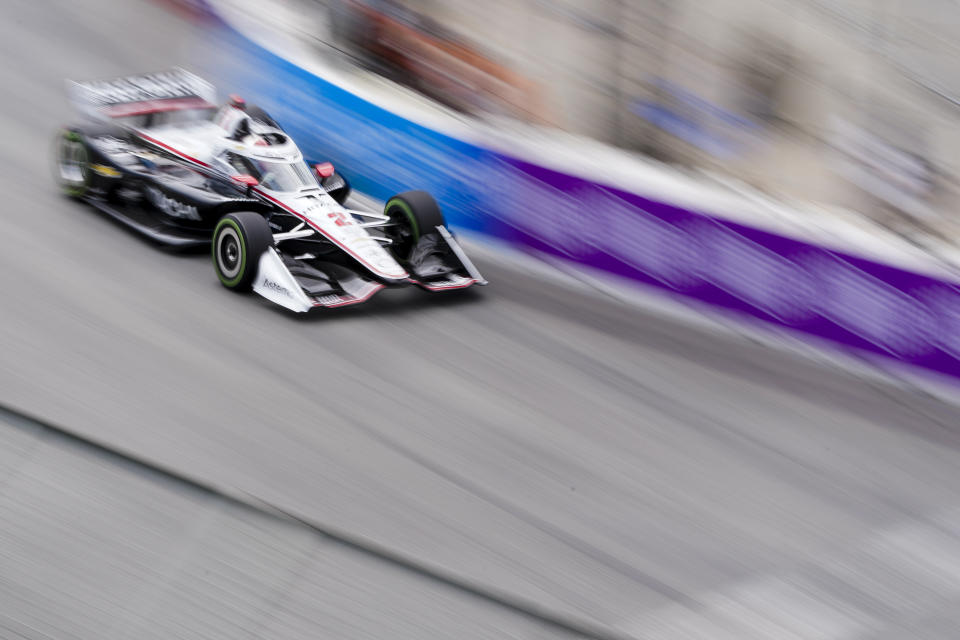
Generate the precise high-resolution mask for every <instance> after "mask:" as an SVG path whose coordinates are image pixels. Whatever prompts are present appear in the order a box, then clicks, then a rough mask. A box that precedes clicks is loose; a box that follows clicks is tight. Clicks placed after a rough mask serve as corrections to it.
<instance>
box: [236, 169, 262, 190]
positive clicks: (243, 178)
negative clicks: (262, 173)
mask: <svg viewBox="0 0 960 640" xmlns="http://www.w3.org/2000/svg"><path fill="white" fill-rule="evenodd" d="M231 177H232V178H233V180H234V182H238V183H240V184H245V185H247V195H250V190H251V189H253V188H254V187H255V186H257V185H258V184H260V181H259V180H257V179H256V178H254V177H253V176H251V175H248V174H246V173H244V174H242V175H239V176H231Z"/></svg>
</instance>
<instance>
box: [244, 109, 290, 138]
mask: <svg viewBox="0 0 960 640" xmlns="http://www.w3.org/2000/svg"><path fill="white" fill-rule="evenodd" d="M247 115H248V116H250V117H251V118H253V119H254V120H256V121H257V122H262V123H263V124H265V125H267V126H268V127H273V128H274V129H279V130H280V131H283V127H281V126H280V125H279V124H277V121H276V120H274V119H273V118H271V117H270V115H269V114H268V113H267V112H266V111H264V110H263V109H261V108H260V107H258V106H257V105H255V104H252V105H250V106H249V107H247Z"/></svg>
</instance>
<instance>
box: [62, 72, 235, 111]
mask: <svg viewBox="0 0 960 640" xmlns="http://www.w3.org/2000/svg"><path fill="white" fill-rule="evenodd" d="M67 93H68V95H69V97H70V101H71V102H72V103H73V104H74V106H75V107H76V108H77V109H79V110H80V111H81V112H82V113H84V114H86V115H88V116H90V117H92V118H95V119H97V120H109V119H112V118H119V117H124V116H139V115H146V114H152V113H160V112H165V111H180V110H184V109H210V108H213V107H214V106H215V104H216V101H217V92H216V89H214V87H213V85H212V84H210V83H209V82H207V81H206V80H204V79H202V78H200V77H198V76H195V75H194V74H192V73H190V72H189V71H185V70H184V69H180V68H176V69H170V70H168V71H158V72H156V73H146V74H142V75H136V76H127V77H124V78H115V79H113V80H94V81H89V82H73V81H68V82H67Z"/></svg>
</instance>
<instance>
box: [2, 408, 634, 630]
mask: <svg viewBox="0 0 960 640" xmlns="http://www.w3.org/2000/svg"><path fill="white" fill-rule="evenodd" d="M4 414H5V415H4ZM0 418H14V422H11V421H10V420H5V422H6V423H7V424H8V425H9V426H10V427H12V428H15V429H21V430H22V429H23V427H22V426H20V425H18V424H16V422H17V421H19V422H25V423H28V424H30V425H33V426H35V427H38V428H39V429H40V430H41V431H43V432H46V433H47V434H49V435H54V436H58V437H60V438H62V439H64V440H66V441H68V442H70V443H72V444H74V445H78V446H80V447H81V448H85V449H87V450H92V451H94V452H96V453H98V454H100V455H102V456H106V457H107V458H110V459H113V460H119V461H121V462H123V463H126V464H133V465H135V466H138V467H141V468H143V469H145V470H147V471H149V472H151V473H153V474H155V475H158V476H161V477H164V478H166V479H168V480H173V481H174V482H176V483H179V484H181V485H186V486H188V487H190V488H192V489H194V490H196V491H200V492H201V493H204V494H206V495H209V496H213V497H215V498H218V499H220V500H224V501H226V502H227V503H229V504H232V505H234V506H238V507H241V508H243V509H247V510H249V511H252V512H254V513H258V514H260V515H263V516H267V517H271V518H275V519H277V520H281V521H284V522H288V523H295V524H297V525H299V526H302V527H304V528H306V529H309V530H310V531H312V532H314V533H315V534H316V535H318V536H319V537H321V538H323V539H326V540H328V541H330V542H333V543H336V544H338V545H340V546H342V547H346V548H348V549H351V550H353V551H356V552H358V553H361V554H363V555H366V556H370V557H373V558H375V559H377V560H380V561H382V562H385V563H387V564H389V565H392V566H394V567H397V568H399V569H402V570H404V571H407V572H409V573H412V574H414V575H417V576H419V577H421V578H425V579H427V580H430V581H433V582H435V583H439V584H442V585H444V586H446V587H449V588H451V589H453V590H455V591H459V592H461V593H464V594H466V595H468V596H471V597H473V598H476V599H479V600H482V601H485V602H487V603H489V604H493V605H495V606H498V607H501V608H503V609H507V610H509V611H512V612H513V613H516V614H519V615H522V616H524V617H526V618H529V619H531V620H534V621H536V622H539V623H541V624H544V625H547V626H551V627H554V628H556V629H560V630H563V631H565V632H567V633H571V634H575V635H578V636H582V637H584V638H588V639H589V640H637V636H633V635H629V634H626V633H623V632H621V631H618V630H617V629H614V628H612V627H609V626H607V625H604V624H601V623H596V622H592V621H589V620H585V619H581V618H577V617H575V616H572V615H568V614H565V613H563V612H559V611H555V610H551V609H549V608H547V607H544V606H541V605H539V604H537V603H535V602H532V601H530V600H526V599H524V598H520V597H517V596H515V595H512V594H509V593H506V592H504V591H502V590H499V589H497V588H495V587H490V586H487V585H483V584H481V583H479V582H476V581H473V580H470V579H468V578H465V577H463V576H460V575H457V574H456V573H454V572H451V571H444V570H442V569H440V568H438V567H434V566H430V565H429V564H427V563H424V562H421V561H419V560H417V559H416V558H413V557H411V556H409V555H406V554H403V553H401V552H397V551H394V550H393V549H390V548H388V547H386V546H384V545H380V544H378V543H376V542H373V541H371V540H369V539H366V538H364V537H362V536H359V535H355V534H352V533H350V532H347V531H342V530H339V529H337V528H336V527H333V526H330V525H327V524H324V523H321V522H316V521H314V520H311V519H309V518H307V517H304V516H300V515H297V514H296V513H293V512H291V511H288V510H286V509H283V508H281V507H278V506H276V505H274V504H272V503H270V502H269V501H266V500H263V499H261V498H259V497H257V496H256V495H254V494H251V493H249V492H246V491H243V490H234V489H231V488H229V487H225V486H221V485H218V484H216V483H213V482H209V481H204V480H201V479H199V478H196V477H193V476H190V475H188V474H186V473H183V472H180V471H177V470H175V469H172V468H170V467H166V466H163V465H161V464H159V463H157V462H154V461H151V460H149V459H148V458H146V457H143V456H140V455H138V454H134V453H130V452H127V451H123V450H122V449H119V448H116V447H114V446H111V445H109V444H106V443H105V442H102V441H100V440H97V439H94V438H90V437H88V436H84V435H81V434H79V433H77V432H74V431H71V430H70V429H68V428H65V427H62V426H60V425H57V424H54V423H52V422H50V421H47V420H45V419H43V418H39V417H37V416H34V415H32V414H30V413H28V412H25V411H21V410H20V409H17V408H14V407H11V406H10V405H8V404H6V403H0Z"/></svg>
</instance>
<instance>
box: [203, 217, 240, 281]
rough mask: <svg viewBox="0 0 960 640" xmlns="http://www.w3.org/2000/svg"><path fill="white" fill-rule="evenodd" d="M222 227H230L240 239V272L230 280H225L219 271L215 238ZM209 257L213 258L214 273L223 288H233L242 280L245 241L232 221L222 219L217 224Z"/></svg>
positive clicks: (237, 226) (238, 226)
mask: <svg viewBox="0 0 960 640" xmlns="http://www.w3.org/2000/svg"><path fill="white" fill-rule="evenodd" d="M224 227H231V228H232V229H233V230H234V231H236V232H237V237H238V238H240V270H239V271H237V275H236V277H234V278H230V279H228V278H226V277H225V276H224V275H223V273H222V272H221V271H220V261H219V260H218V257H217V236H219V235H220V229H222V228H224ZM211 256H212V257H213V265H214V267H216V269H215V271H216V272H217V277H218V278H220V282H222V283H223V284H224V286H227V287H230V288H233V287H235V286H237V285H238V284H240V281H241V280H242V279H243V275H244V273H245V272H246V269H247V239H246V238H245V237H244V235H243V231H242V230H241V229H240V225H239V224H237V223H236V222H235V221H234V220H232V219H230V218H224V219H223V220H221V221H220V222H218V223H217V226H216V228H215V229H214V230H213V243H212V246H211Z"/></svg>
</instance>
